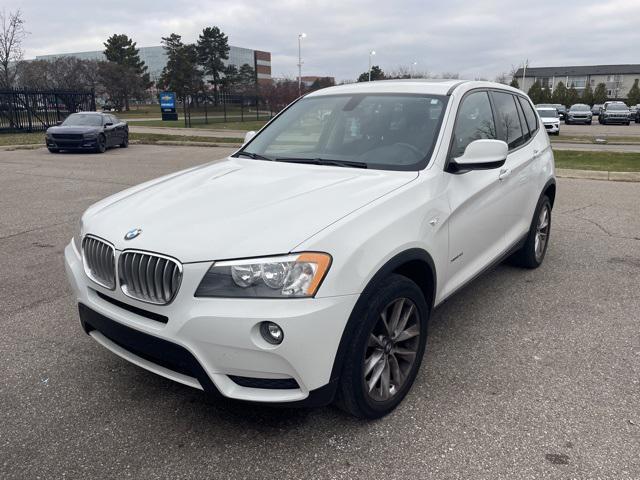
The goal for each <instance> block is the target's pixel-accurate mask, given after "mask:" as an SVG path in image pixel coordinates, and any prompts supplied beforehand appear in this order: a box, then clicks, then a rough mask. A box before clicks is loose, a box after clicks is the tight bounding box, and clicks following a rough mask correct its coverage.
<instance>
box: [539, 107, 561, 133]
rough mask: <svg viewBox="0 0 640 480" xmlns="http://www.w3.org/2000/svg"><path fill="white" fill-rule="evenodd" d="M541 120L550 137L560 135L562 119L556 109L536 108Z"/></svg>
mask: <svg viewBox="0 0 640 480" xmlns="http://www.w3.org/2000/svg"><path fill="white" fill-rule="evenodd" d="M536 111H537V112H538V115H540V120H542V124H543V125H544V128H545V129H546V130H547V133H548V134H549V135H560V118H559V117H558V111H557V110H556V109H555V108H541V107H538V108H536Z"/></svg>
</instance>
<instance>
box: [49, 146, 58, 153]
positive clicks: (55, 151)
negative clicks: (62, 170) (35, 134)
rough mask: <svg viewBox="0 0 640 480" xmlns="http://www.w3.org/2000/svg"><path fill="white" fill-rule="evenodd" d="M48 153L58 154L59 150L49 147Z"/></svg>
mask: <svg viewBox="0 0 640 480" xmlns="http://www.w3.org/2000/svg"><path fill="white" fill-rule="evenodd" d="M49 152H51V153H59V152H60V149H59V148H51V147H49Z"/></svg>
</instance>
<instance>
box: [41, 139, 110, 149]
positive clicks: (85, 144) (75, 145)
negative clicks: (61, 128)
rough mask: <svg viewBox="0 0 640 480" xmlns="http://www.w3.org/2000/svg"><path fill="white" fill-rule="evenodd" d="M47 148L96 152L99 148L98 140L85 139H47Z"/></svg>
mask: <svg viewBox="0 0 640 480" xmlns="http://www.w3.org/2000/svg"><path fill="white" fill-rule="evenodd" d="M45 141H46V144H47V148H57V149H59V150H94V149H95V148H96V147H97V146H98V138H97V137H95V138H83V139H81V140H71V139H54V138H51V137H45Z"/></svg>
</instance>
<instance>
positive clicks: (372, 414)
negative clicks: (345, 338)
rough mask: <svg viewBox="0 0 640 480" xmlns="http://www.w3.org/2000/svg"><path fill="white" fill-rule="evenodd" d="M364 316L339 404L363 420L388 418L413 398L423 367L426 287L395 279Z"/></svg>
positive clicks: (380, 290) (382, 289)
mask: <svg viewBox="0 0 640 480" xmlns="http://www.w3.org/2000/svg"><path fill="white" fill-rule="evenodd" d="M368 298H369V301H368V302H367V303H366V306H364V307H362V311H357V312H354V313H355V314H356V315H358V319H357V321H358V322H359V323H358V325H357V326H356V327H355V332H354V334H353V338H352V339H351V342H350V345H351V347H350V348H351V349H350V351H349V352H347V356H346V359H345V364H344V368H343V370H342V374H341V377H340V384H339V389H338V399H337V403H338V405H339V406H340V407H341V408H342V409H343V410H345V411H347V412H348V413H351V414H352V415H355V416H356V417H359V418H368V419H374V418H379V417H382V416H384V415H386V414H388V413H389V412H391V411H392V410H393V409H394V408H396V407H397V406H398V404H399V403H400V402H401V401H402V400H403V398H404V397H405V396H406V395H407V393H408V392H409V390H410V389H411V386H412V385H413V382H414V380H415V378H416V375H417V373H418V369H419V368H420V363H421V362H422V356H423V354H424V349H425V345H426V338H427V320H428V316H429V307H428V306H427V303H426V301H425V298H424V295H423V294H422V291H421V290H420V288H419V287H418V286H417V285H416V284H415V283H414V282H412V281H411V280H409V279H408V278H406V277H404V276H402V275H396V274H393V275H390V276H389V277H388V278H387V279H386V280H384V281H383V282H382V283H381V284H380V285H379V286H378V287H377V288H376V289H375V290H374V291H373V292H372V294H371V295H370V296H368Z"/></svg>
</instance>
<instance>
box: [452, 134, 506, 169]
mask: <svg viewBox="0 0 640 480" xmlns="http://www.w3.org/2000/svg"><path fill="white" fill-rule="evenodd" d="M508 153H509V146H508V145H507V144H506V142H503V141H502V140H489V139H481V140H474V141H473V142H471V143H470V144H469V145H467V148H465V150H464V154H463V155H462V156H461V157H458V158H454V159H452V160H450V161H449V167H448V168H447V171H448V172H450V173H458V172H466V171H469V170H490V169H492V168H498V167H501V166H502V165H504V162H506V160H507V154H508Z"/></svg>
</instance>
